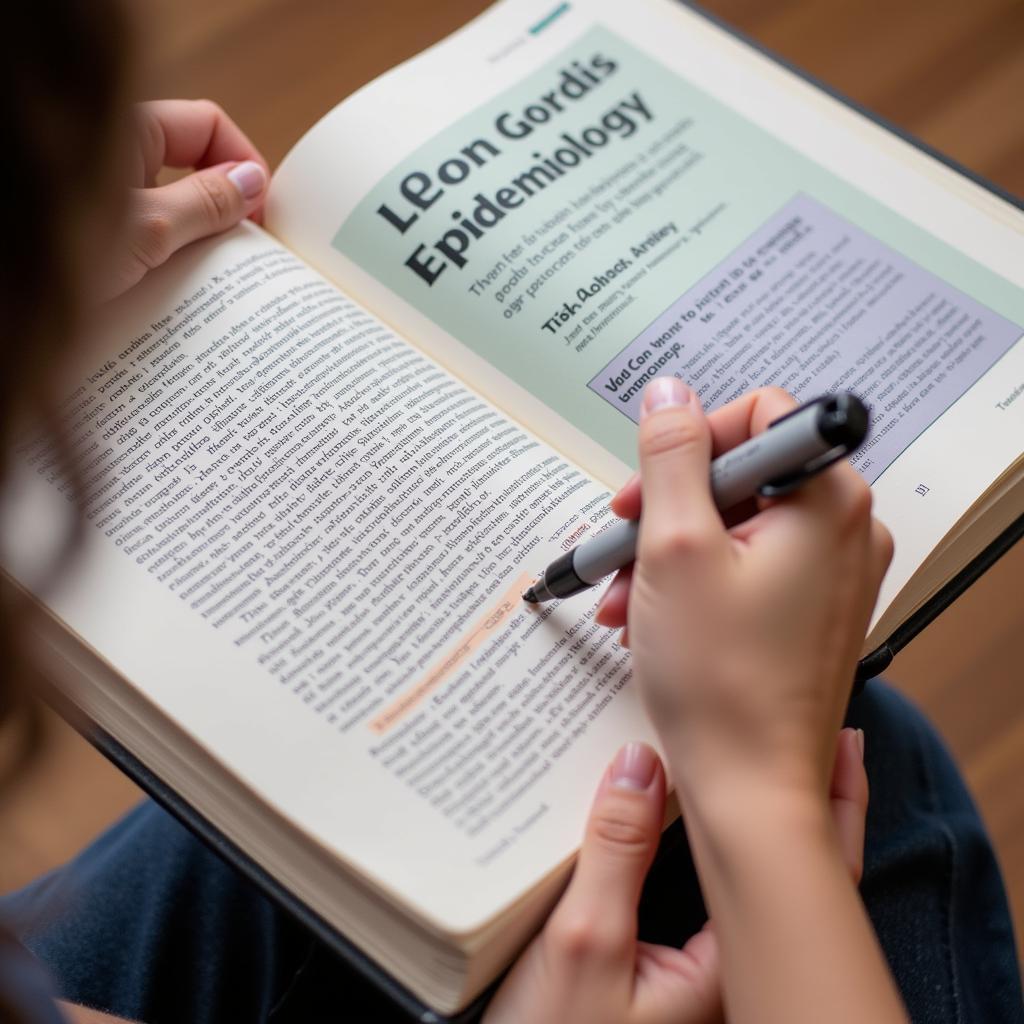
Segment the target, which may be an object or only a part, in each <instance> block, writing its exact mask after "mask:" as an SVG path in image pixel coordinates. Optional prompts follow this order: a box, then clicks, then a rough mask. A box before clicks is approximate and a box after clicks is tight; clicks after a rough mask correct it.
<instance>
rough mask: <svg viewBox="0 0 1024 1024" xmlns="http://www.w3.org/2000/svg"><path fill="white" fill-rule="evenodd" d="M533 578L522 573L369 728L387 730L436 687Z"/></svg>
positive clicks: (507, 614) (503, 618)
mask: <svg viewBox="0 0 1024 1024" xmlns="http://www.w3.org/2000/svg"><path fill="white" fill-rule="evenodd" d="M532 582H533V577H532V576H531V575H530V574H529V573H523V575H522V576H520V577H519V578H518V579H517V580H516V581H515V583H513V584H512V586H511V587H509V589H508V590H507V591H506V592H505V594H504V596H503V597H502V598H501V600H500V601H499V602H498V604H497V605H496V606H495V607H494V608H492V609H491V610H490V611H489V612H487V613H486V614H485V615H484V616H483V617H482V618H481V619H479V620H478V621H477V623H476V625H475V626H473V628H472V629H470V630H469V631H468V632H467V633H465V634H464V635H463V638H462V639H461V640H460V641H459V645H458V647H456V648H455V650H454V651H452V652H451V653H450V654H449V655H447V656H446V657H445V658H444V660H443V661H442V662H441V663H440V664H439V665H438V666H437V668H435V669H434V670H433V671H432V672H430V673H429V674H428V675H427V677H426V678H425V679H423V680H422V681H421V682H419V683H417V684H416V685H415V686H414V687H413V688H412V689H411V690H409V691H408V692H407V693H406V694H405V695H404V696H401V697H399V698H398V700H396V701H394V702H393V703H392V704H391V705H390V706H389V707H387V708H385V710H384V711H382V712H381V713H380V714H379V715H377V717H376V718H374V719H372V720H371V721H370V728H371V729H372V730H373V731H374V732H375V733H377V735H378V736H380V735H382V734H383V733H385V732H387V731H388V729H390V728H391V727H392V726H393V725H394V724H395V723H396V722H398V721H399V720H400V719H402V718H404V717H405V716H406V715H407V714H408V713H409V712H410V711H411V710H412V709H413V708H414V707H416V705H417V704H419V703H420V702H421V701H422V700H423V699H424V698H425V697H426V696H427V695H428V694H430V693H431V692H433V691H434V690H436V689H437V688H438V687H439V686H440V685H441V683H443V682H444V681H445V679H447V678H448V677H449V676H450V675H451V674H452V673H453V672H454V671H455V670H456V669H457V668H458V667H459V666H460V665H462V663H463V662H464V661H465V660H466V659H467V658H468V657H469V656H470V655H471V654H472V653H473V652H474V651H475V650H476V649H477V648H478V647H479V646H480V645H481V644H482V643H483V642H484V641H485V640H488V639H489V638H490V637H492V636H493V635H494V634H495V633H497V631H498V630H499V629H500V628H501V627H502V626H503V625H504V624H505V623H506V622H507V621H508V620H509V618H511V616H512V613H513V612H515V611H516V609H522V607H523V597H522V594H523V591H524V590H525V589H526V588H527V587H528V586H529V585H530V584H531V583H532Z"/></svg>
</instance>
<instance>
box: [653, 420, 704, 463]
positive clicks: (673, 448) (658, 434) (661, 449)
mask: <svg viewBox="0 0 1024 1024" xmlns="http://www.w3.org/2000/svg"><path fill="white" fill-rule="evenodd" d="M703 442H704V433H703V431H702V430H701V429H700V428H699V427H698V425H697V424H696V422H694V418H693V417H692V416H687V415H686V414H685V413H682V412H681V411H676V410H664V411H662V412H658V413H655V414H654V415H652V416H649V417H648V418H647V419H646V420H644V422H643V424H642V425H641V427H640V454H641V455H643V456H647V457H651V456H658V455H663V454H665V453H666V452H679V451H686V450H687V449H690V448H694V447H697V446H698V445H701V444H703Z"/></svg>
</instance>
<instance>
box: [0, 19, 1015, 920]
mask: <svg viewBox="0 0 1024 1024" xmlns="http://www.w3.org/2000/svg"><path fill="white" fill-rule="evenodd" d="M137 6H138V10H139V18H140V20H141V22H142V27H143V29H144V35H145V36H146V39H145V43H146V45H147V47H148V53H149V58H148V60H147V61H146V68H147V72H148V73H149V75H150V80H149V82H148V83H147V92H148V94H149V95H151V96H158V95H166V96H171V95H174V96H190V97H199V96H206V97H209V98H211V99H215V100H217V101H218V102H219V103H221V104H222V105H223V106H224V107H225V108H226V109H227V110H228V111H229V112H230V113H231V114H232V115H233V116H234V117H235V119H236V120H237V121H238V122H239V123H240V124H241V125H242V127H243V128H244V129H245V130H246V131H247V132H248V134H249V135H250V137H251V138H252V139H253V140H254V141H255V143H256V144H257V145H258V146H259V147H260V148H261V149H262V151H263V153H264V154H265V155H266V156H267V158H268V159H269V160H270V162H271V164H272V165H274V164H276V163H277V162H278V161H279V160H280V158H281V157H282V156H283V155H284V154H285V152H287V150H288V149H289V147H290V146H291V145H292V144H293V143H294V142H295V141H296V140H297V139H298V138H299V136H300V135H301V134H302V133H303V132H304V131H305V130H306V128H308V127H309V126H310V125H311V124H312V123H313V122H314V121H315V120H316V119H317V118H318V117H319V116H320V115H322V114H323V113H325V112H326V111H327V110H328V109H329V108H330V107H331V106H332V105H333V104H334V103H336V102H337V101H338V100H340V99H341V98H342V97H344V96H346V95H347V94H348V93H350V92H352V91H353V90H354V89H355V88H357V87H358V86H359V85H361V84H363V83H364V82H365V81H367V80H369V79H370V78H372V77H373V76H374V75H376V74H378V73H380V72H381V71H383V70H385V69H386V68H388V67H389V66H391V65H392V64H394V63H397V62H398V61H400V60H402V59H404V58H406V57H409V56H411V55H413V54H414V53H416V52H417V51H419V50H420V49H422V48H423V47H424V46H426V45H427V44H429V43H431V42H434V41H435V40H437V39H439V38H441V37H442V36H444V35H445V34H447V33H448V32H450V31H451V30H453V29H455V28H457V27H458V26H459V25H461V24H462V23H463V22H464V21H466V20H468V18H470V17H471V16H472V15H474V14H476V13H477V12H478V11H479V10H481V9H482V8H483V7H484V6H485V4H484V3H482V2H480V0H436V2H435V3H424V2H422V0H348V2H338V0H213V2H211V0H146V3H144V4H143V3H141V2H138V0H137ZM705 6H706V8H707V9H709V10H711V11H712V12H713V13H715V14H717V15H718V16H720V17H721V18H723V19H725V20H726V21H728V22H730V23H731V24H733V25H734V26H736V27H737V28H739V29H740V30H741V31H743V32H745V33H748V34H749V35H751V36H753V37H754V38H756V39H757V40H759V41H760V42H761V43H763V44H764V45H766V46H768V47H769V48H771V49H773V50H774V51H775V52H776V53H778V54H780V55H782V56H784V57H786V58H788V59H789V60H791V61H793V62H794V63H795V64H797V65H798V66H800V67H802V68H804V69H805V70H807V71H809V72H811V73H812V74H814V75H816V76H817V77H819V78H820V79H822V80H824V81H826V82H828V83H829V84H830V85H832V86H833V87H835V88H837V89H839V90H840V91H841V92H843V93H845V94H846V95H847V96H849V97H851V98H852V99H854V100H856V101H858V102H860V103H862V104H864V105H865V106H867V107H869V108H871V109H872V110H874V111H875V112H877V113H878V114H881V115H882V116H883V117H885V118H888V119H889V120H891V121H893V122H894V123H896V124H897V125H899V126H901V127H902V128H905V129H908V130H909V131H910V132H912V133H914V134H915V135H917V136H918V137H919V138H921V139H923V140H924V141H925V142H928V143H930V144H931V145H932V146H935V147H937V148H938V149H940V150H943V151H944V152H946V153H947V154H949V155H950V156H952V157H953V158H954V159H956V160H958V161H960V162H961V163H962V164H964V165H965V166H967V167H969V168H971V169H973V170H975V171H978V172H980V173H981V174H983V175H985V176H987V177H988V178H990V179H991V180H992V181H994V182H996V183H997V184H999V185H1001V186H1002V187H1003V188H1005V189H1007V190H1009V191H1011V192H1014V193H1016V194H1018V195H1019V194H1021V193H1024V4H1022V3H1021V2H1020V0H970V2H967V0H708V2H707V3H706V4H705ZM363 145H364V140H361V139H353V140H352V160H353V161H356V160H358V159H359V152H360V149H361V147H362V146H363ZM1021 579H1024V544H1021V545H1018V547H1017V549H1016V550H1015V551H1013V552H1011V554H1010V555H1008V556H1007V557H1006V558H1004V559H1003V561H1002V562H1001V563H1000V564H999V565H998V566H997V567H996V568H995V569H994V570H992V571H991V572H990V573H989V574H988V575H987V576H986V577H985V578H984V579H983V580H982V581H981V582H980V583H978V584H977V585H976V586H975V587H974V588H973V589H972V590H971V591H970V592H969V593H968V595H967V596H966V597H964V598H962V599H961V600H960V601H959V602H958V604H957V605H955V606H954V607H953V608H952V609H951V610H950V611H948V612H946V613H945V614H944V615H943V616H942V618H941V619H939V620H938V621H937V622H936V623H935V624H933V625H932V626H931V627H930V628H929V629H928V630H927V632H926V633H925V634H924V635H923V636H922V637H920V638H919V639H918V640H916V641H915V642H914V644H913V645H912V646H911V647H910V648H908V649H907V650H906V651H905V652H904V653H903V654H901V655H900V657H899V658H898V660H897V662H896V664H895V666H894V667H893V669H892V671H891V672H890V673H889V678H890V679H892V680H894V681H895V682H897V683H898V684H899V685H900V686H901V687H902V688H903V689H904V690H905V691H906V692H908V693H909V694H911V695H912V696H914V697H915V698H916V699H917V700H918V701H919V702H920V703H921V704H922V705H923V706H924V708H925V709H926V710H927V712H928V713H929V714H930V716H931V717H932V719H933V720H934V721H935V723H936V724H937V725H938V727H939V729H940V730H941V731H942V733H943V734H944V735H945V737H946V738H947V740H948V742H949V743H950V745H951V747H952V748H953V750H954V752H955V754H956V755H957V757H958V759H959V762H960V765H961V767H962V769H963V771H964V773H965V775H966V777H967V779H968V782H969V783H970V785H971V788H972V790H973V792H974V793H975V795H976V797H977V799H978V801H979V803H980V805H981V808H982V812H983V814H984V816H985V818H986V821H987V822H988V826H989V829H990V830H991V833H992V835H993V837H994V839H995V843H996V847H997V850H998V853H999V856H1000V860H1001V862H1002V865H1003V869H1004V872H1005V875H1006V879H1007V883H1008V886H1009V891H1010V897H1011V900H1012V903H1013V906H1014V912H1015V916H1016V921H1017V931H1018V935H1021V934H1024V791H1022V786H1021V780H1022V779H1024V685H1022V679H1021V674H1022V666H1024V628H1022V627H1024V601H1022V600H1021V598H1020V596H1019V595H1020V583H1019V581H1020V580H1021ZM5 742H6V743H7V744H8V745H9V744H10V742H11V737H10V736H7V737H3V736H0V753H2V751H3V745H4V743H5ZM868 742H869V743H870V742H871V738H870V737H868ZM138 798H139V794H138V792H137V791H136V790H135V789H134V788H133V787H132V786H131V784H130V783H128V782H127V781H126V780H125V779H123V778H121V777H120V776H119V775H118V774H117V773H116V772H115V771H114V770H113V769H112V768H111V767H110V766H109V765H108V764H107V763H106V762H105V761H103V760H102V758H100V757H99V755H97V754H96V753H95V752H93V751H92V750H91V748H90V747H89V746H88V745H87V744H86V743H85V742H84V741H82V740H81V739H79V738H78V737H77V736H76V735H75V734H74V733H73V732H72V731H71V730H70V729H69V728H68V727H67V726H66V725H63V724H62V723H60V722H59V721H58V720H57V719H56V718H54V717H53V716H52V715H47V717H46V719H45V724H44V742H43V745H42V752H41V755H40V756H39V757H38V758H37V760H36V763H35V766H34V768H33V770H32V772H31V773H30V774H28V775H27V776H26V777H25V778H24V780H23V782H22V783H21V785H19V786H18V787H17V788H16V790H15V791H14V792H13V793H11V794H9V796H8V797H6V798H5V804H6V806H5V807H4V808H0V813H2V820H3V822H4V831H5V837H4V842H3V844H0V891H4V890H6V889H9V888H12V887H14V886H16V885H19V884H21V883H22V882H24V881H27V880H28V879H29V878H31V877H33V876H34V875H35V874H37V873H39V872H41V871H43V870H45V869H47V868H49V867H51V866H53V865H55V864H58V863H60V862H61V861H62V860H63V859H65V858H66V857H68V856H69V855H70V854H71V853H73V852H74V851H75V850H76V849H78V848H79V847H80V846H81V845H82V844H83V843H85V842H86V841H87V840H88V839H90V838H91V837H92V836H93V835H95V834H96V833H97V832H98V831H99V830H100V829H102V828H103V827H104V826H105V825H106V824H107V823H109V822H110V821H111V820H113V818H114V817H116V816H117V815H118V814H119V813H120V812H122V811H123V810H124V809H126V808H127V807H129V806H130V805H131V804H133V803H134V802H135V801H136V800H137V799H138Z"/></svg>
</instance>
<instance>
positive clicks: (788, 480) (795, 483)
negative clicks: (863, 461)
mask: <svg viewBox="0 0 1024 1024" xmlns="http://www.w3.org/2000/svg"><path fill="white" fill-rule="evenodd" d="M849 454H850V450H849V449H848V448H847V447H846V445H843V444H840V445H836V447H835V448H830V449H829V450H828V451H827V452H825V453H824V454H822V455H819V456H818V457H817V458H816V459H811V461H810V462H808V463H807V465H805V466H804V467H803V468H802V469H798V470H797V471H796V472H795V473H790V474H789V475H788V476H780V477H779V478H778V479H776V480H769V481H768V482H767V483H765V484H762V485H761V486H760V487H759V488H758V489H757V493H758V494H759V495H760V496H761V497H762V498H782V497H784V496H785V495H787V494H790V493H792V492H793V491H795V490H796V489H797V488H798V487H799V486H800V485H801V484H802V483H803V482H804V481H805V480H809V479H810V478H811V477H812V476H817V475H818V474H819V473H822V472H824V471H825V470H826V469H828V467H829V466H831V465H833V464H834V463H836V462H838V461H839V460H840V459H842V458H845V457H846V456H847V455H849Z"/></svg>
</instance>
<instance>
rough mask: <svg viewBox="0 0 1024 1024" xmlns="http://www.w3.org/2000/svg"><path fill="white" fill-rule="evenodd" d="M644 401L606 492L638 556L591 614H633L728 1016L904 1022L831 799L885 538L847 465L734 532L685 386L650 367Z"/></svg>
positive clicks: (763, 412) (777, 401)
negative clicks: (624, 471) (630, 450)
mask: <svg viewBox="0 0 1024 1024" xmlns="http://www.w3.org/2000/svg"><path fill="white" fill-rule="evenodd" d="M792 404H793V403H792V399H790V398H789V397H788V396H786V395H784V394H783V393H781V392H775V391H761V392H755V393H754V394H752V395H748V396H747V397H746V398H744V399H741V400H740V401H739V402H736V403H733V404H732V405H731V406H729V407H727V408H726V409H723V410H722V411H721V412H720V413H718V414H716V416H715V417H714V420H715V422H714V431H713V433H714V443H715V447H716V448H718V449H719V450H722V449H727V448H731V447H733V446H734V445H735V444H737V443H739V442H740V441H741V440H744V439H745V438H746V437H747V436H749V435H750V434H752V433H757V432H758V431H759V430H762V429H764V428H765V427H766V426H767V424H768V423H769V422H770V421H771V420H772V419H774V418H776V417H777V416H779V415H781V414H783V413H784V412H786V411H788V409H789V408H791V407H792ZM644 410H645V412H644V415H643V417H642V419H641V425H640V456H641V475H640V480H637V481H634V482H632V483H631V484H630V485H627V487H626V488H625V489H624V490H623V492H620V494H619V495H618V496H617V498H616V502H615V507H616V511H617V512H619V514H620V515H626V516H631V517H636V516H637V515H639V512H640V507H641V502H642V505H643V518H642V520H641V526H640V536H639V543H638V555H637V561H636V565H635V567H634V568H633V570H632V572H631V573H626V574H623V575H622V576H621V577H620V578H619V579H617V580H616V581H614V582H613V584H612V586H611V588H610V589H609V591H608V593H607V594H606V597H605V599H604V601H603V603H602V607H601V609H600V611H599V621H602V622H604V623H605V624H609V625H619V624H623V623H624V622H625V621H626V620H627V616H628V635H629V642H630V645H631V647H632V650H633V657H634V664H635V668H636V678H637V682H638V685H639V686H640V690H641V693H642V695H643V697H644V699H645V702H646V704H647V706H648V709H649V710H650V712H651V715H652V718H653V721H654V722H655V724H656V726H657V728H658V730H659V734H660V736H661V738H662V741H663V743H664V746H665V749H666V752H667V755H668V761H669V770H670V774H671V776H672V778H673V780H674V782H675V784H676V787H677V791H678V794H679V798H680V803H681V807H682V810H683V815H684V819H685V821H686V824H687V832H688V835H689V838H690V842H691V845H692V848H693V851H694V855H695V862H696V865H697V868H698V872H699V875H700V878H701V883H702V887H703V892H704V895H705V900H706V903H707V906H708V909H709V912H710V914H711V917H712V920H713V921H714V922H715V933H716V936H717V938H718V942H719V946H720V954H721V971H722V984H723V992H724V1002H725V1006H726V1010H727V1013H728V1017H729V1020H730V1021H731V1022H732V1024H745V1022H750V1024H754V1022H756V1024H769V1022H773V1021H778V1022H780V1024H781V1022H785V1024H800V1022H802V1021H806V1022H808V1024H810V1022H814V1024H817V1022H819V1021H821V1020H828V1021H829V1022H830V1024H837V1022H839V1024H841V1022H844V1021H850V1022H854V1021H856V1022H858V1024H859V1022H862V1021H865V1020H870V1021H872V1022H875V1024H887V1022H897V1021H900V1022H902V1021H905V1020H906V1015H905V1012H904V1009H903V1007H902V1004H901V1001H900V998H899V995H898V993H897V990H896V987H895V985H894V983H893V980H892V977H891V975H890V974H889V971H888V968H887V965H886V963H885V961H884V958H883V956H882V953H881V950H880V949H879V946H878V943H877V941H876V939H875V937H874V934H873V932H872V929H871V925H870V922H869V921H868V918H867V915H866V913H865V910H864V907H863V904H862V903H861V901H860V899H859V896H858V894H857V891H856V887H855V885H854V883H853V882H852V881H851V879H850V874H849V872H848V871H847V870H846V869H845V867H844V865H843V862H842V856H841V851H840V844H839V841H838V837H837V831H836V828H835V823H834V820H833V818H832V816H831V814H830V811H829V804H828V777H829V770H828V766H829V765H831V763H832V759H833V756H834V752H835V749H836V742H837V737H838V735H839V727H840V724H841V722H842V718H843V713H844V710H845V707H846V703H847V700H848V698H849V693H850V687H851V683H852V679H853V673H854V667H855V664H856V660H857V655H858V651H859V647H860V644H861V642H862V640H863V637H864V635H865V632H866V628H867V623H868V620H869V618H870V615H871V610H872V608H873V605H874V602H875V598H876V595H877V592H878V587H879V584H880V582H881V579H882V576H883V575H884V572H885V569H886V568H887V566H888V563H889V560H890V558H891V552H892V542H891V539H890V538H889V536H888V534H887V532H886V531H885V529H884V527H882V526H881V525H880V524H878V523H877V522H876V521H874V520H873V519H872V517H871V514H870V509H871V496H870V491H869V489H868V488H867V486H866V485H865V484H864V483H863V481H862V480H861V479H860V477H859V476H858V475H857V474H856V473H855V472H854V471H853V470H852V469H851V468H850V467H849V466H847V465H845V464H844V465H842V466H837V467H834V468H833V469H831V470H829V471H828V472H826V473H824V474H822V475H821V476H820V477H819V478H817V479H815V480H812V481H810V482H809V483H808V484H807V485H806V486H804V487H803V488H802V489H801V490H800V491H799V492H798V493H797V494H795V495H793V496H791V497H789V498H786V499H784V500H782V501H778V502H775V503H763V507H762V508H761V509H760V511H756V513H755V514H754V515H753V516H752V517H751V518H749V519H746V520H744V521H742V522H740V523H738V524H736V525H734V526H733V527H732V528H731V529H727V527H726V525H725V524H724V523H723V521H722V518H721V517H720V515H719V514H718V512H717V511H716V509H715V507H714V504H713V501H712V498H711V494H710V489H709V486H708V465H709V460H710V457H711V453H712V430H711V429H710V428H709V424H708V420H707V419H706V418H705V416H704V414H703V412H702V411H701V408H700V405H699V402H698V400H697V398H696V396H695V395H694V394H693V392H692V391H691V390H690V389H689V388H687V387H686V385H685V384H683V383H682V382H681V381H677V380H674V379H672V378H668V379H662V380H658V381H655V382H654V383H653V384H652V385H651V386H649V388H648V391H647V393H646V395H645V404H644ZM868 739H869V741H870V737H869V738H868Z"/></svg>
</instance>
